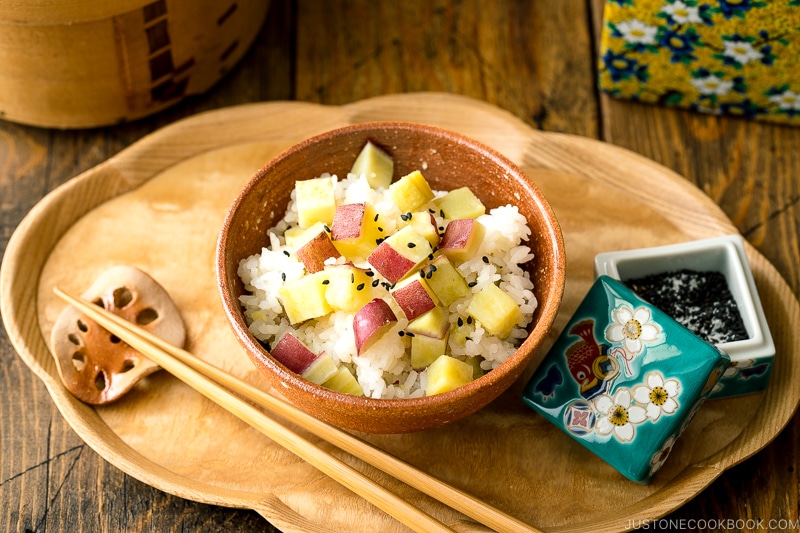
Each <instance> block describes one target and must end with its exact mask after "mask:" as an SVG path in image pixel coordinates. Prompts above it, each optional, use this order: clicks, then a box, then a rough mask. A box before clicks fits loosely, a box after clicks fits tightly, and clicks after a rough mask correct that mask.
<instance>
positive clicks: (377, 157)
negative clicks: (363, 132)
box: [350, 141, 394, 189]
mask: <svg viewBox="0 0 800 533" xmlns="http://www.w3.org/2000/svg"><path fill="white" fill-rule="evenodd" d="M393 172H394V161H393V160H392V156H390V155H389V154H387V153H386V152H385V151H384V150H382V149H381V148H378V147H377V146H376V145H374V144H372V142H370V141H367V144H365V145H364V148H362V149H361V152H359V154H358V157H356V160H355V162H354V163H353V167H352V168H351V169H350V173H351V174H355V175H356V176H361V175H363V176H364V177H365V178H366V180H367V183H369V186H370V187H372V188H373V189H378V188H381V187H382V188H386V187H388V186H389V184H390V183H392V174H393Z"/></svg>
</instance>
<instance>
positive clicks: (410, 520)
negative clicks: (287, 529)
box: [54, 287, 538, 533]
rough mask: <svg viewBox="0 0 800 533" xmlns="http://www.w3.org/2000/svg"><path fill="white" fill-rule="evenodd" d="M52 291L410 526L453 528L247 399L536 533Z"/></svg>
mask: <svg viewBox="0 0 800 533" xmlns="http://www.w3.org/2000/svg"><path fill="white" fill-rule="evenodd" d="M54 292H55V293H56V295H57V296H58V297H60V298H62V299H63V300H65V301H66V302H68V303H69V304H71V305H73V306H75V307H76V308H77V309H79V310H80V311H81V312H83V313H84V314H85V315H86V316H87V317H89V318H91V319H93V320H94V321H95V322H97V323H98V324H99V325H100V326H102V327H103V328H105V329H107V330H108V331H109V332H111V333H113V334H114V335H116V336H117V337H119V338H120V339H122V340H123V341H124V342H126V343H128V345H130V346H131V347H132V348H133V349H135V350H137V351H139V352H140V353H141V354H142V355H144V356H146V357H148V358H149V359H151V360H152V361H153V362H155V363H156V364H157V365H159V366H160V367H162V368H163V369H165V370H166V371H167V372H169V373H170V374H172V375H173V376H175V377H177V378H178V379H180V380H181V381H183V382H184V383H186V384H187V385H189V386H190V387H192V388H194V389H195V390H197V391H198V392H200V393H201V394H203V395H204V396H206V397H207V398H209V399H210V400H212V401H213V402H216V403H217V404H218V405H220V406H221V407H223V408H224V409H226V410H227V411H229V412H230V413H232V414H233V415H235V416H237V417H238V418H240V419H241V420H243V421H244V422H246V423H247V424H249V425H250V426H252V427H254V428H255V429H257V430H258V431H260V432H261V433H263V434H264V435H266V436H267V437H269V438H270V439H271V440H273V441H274V442H276V443H277V444H280V445H281V446H283V447H284V448H286V449H287V450H289V451H291V452H292V453H294V454H295V455H297V456H298V457H300V458H301V459H303V460H304V461H306V462H307V463H309V464H310V465H312V466H314V467H315V468H317V469H318V470H320V471H321V472H323V473H325V474H326V475H328V476H330V477H331V478H333V479H334V480H336V481H338V482H339V483H340V484H342V485H343V486H345V487H346V488H348V489H350V490H351V491H353V492H354V493H356V494H358V495H359V496H361V497H362V498H364V499H365V500H367V501H369V502H370V503H372V504H374V505H375V506H376V507H378V508H379V509H382V510H383V511H385V512H386V513H388V514H389V515H391V516H393V517H394V518H396V519H397V520H398V521H400V522H402V523H403V524H405V525H406V526H408V527H410V528H411V529H412V530H414V531H418V532H422V533H433V532H438V531H441V532H445V531H447V532H452V529H450V528H448V527H447V526H446V525H444V524H442V523H441V522H439V521H438V520H436V519H435V518H433V517H432V516H430V515H429V514H427V513H425V512H424V511H422V510H420V509H418V508H416V507H414V506H413V505H411V504H410V503H409V502H407V501H405V500H404V499H402V498H400V497H398V496H397V495H396V494H394V493H392V492H390V491H389V490H387V489H386V488H385V487H383V486H382V485H380V484H378V483H376V482H375V481H373V480H371V479H370V478H368V477H366V476H365V475H364V474H362V473H361V472H359V471H358V470H356V469H354V468H353V467H351V466H349V465H347V464H346V463H344V462H343V461H341V460H339V459H337V458H336V457H334V456H333V455H330V454H329V453H327V452H326V451H324V450H322V449H321V448H319V447H318V446H316V445H315V444H313V443H312V442H310V441H308V440H307V439H305V438H304V437H302V436H300V435H298V434H297V433H295V432H294V431H292V430H291V429H289V428H287V427H285V426H283V425H282V424H281V423H279V422H277V421H275V420H273V419H272V418H270V417H268V416H266V415H265V414H264V412H263V411H261V410H260V409H257V408H256V407H254V405H253V404H255V405H257V406H259V407H261V408H262V409H264V410H266V411H267V412H269V413H271V414H273V415H277V416H279V417H281V418H283V419H285V420H290V421H292V422H293V423H294V424H296V425H298V426H300V427H302V428H303V429H305V430H307V431H309V432H310V433H312V434H314V435H316V436H317V437H320V438H322V439H323V440H325V441H327V442H329V443H330V444H333V445H334V446H337V447H338V448H339V449H341V450H343V451H345V452H347V453H349V454H350V455H352V456H354V457H357V458H359V459H361V460H362V461H364V462H366V463H368V464H370V465H372V466H374V467H375V468H378V469H379V470H382V471H383V472H385V473H387V474H389V475H391V476H393V477H394V478H396V479H398V480H400V481H402V482H404V483H406V484H407V485H409V486H411V487H413V488H415V489H417V490H419V491H421V492H423V493H425V494H427V495H428V496H431V497H432V498H434V499H436V500H438V501H440V502H441V503H444V504H445V505H448V506H449V507H451V508H453V509H455V510H457V511H460V512H461V513H463V514H465V515H467V516H469V517H470V518H473V519H474V520H476V521H478V522H480V523H481V524H484V525H485V526H488V527H490V528H492V529H494V530H496V531H500V532H527V533H531V532H535V531H538V530H536V529H535V528H532V527H531V526H529V525H527V524H525V523H524V522H521V521H520V520H518V519H516V518H514V517H512V516H510V515H508V514H506V513H504V512H502V511H500V510H498V509H496V508H494V507H492V506H490V505H488V504H487V503H485V502H482V501H480V500H478V499H476V498H475V497H473V496H471V495H469V494H467V493H465V492H463V491H461V490H459V489H457V488H455V487H452V486H450V485H448V484H446V483H444V482H443V481H441V480H439V479H437V478H435V477H433V476H431V475H429V474H427V473H426V472H423V471H422V470H419V469H417V468H416V467H414V466H412V465H409V464H408V463H405V462H404V461H401V460H400V459H398V458H396V457H394V456H392V455H390V454H388V453H386V452H384V451H383V450H380V449H379V448H377V447H375V446H372V445H371V444H369V443H367V442H366V441H363V440H361V439H359V438H358V437H355V436H353V435H351V434H350V433H347V432H345V431H342V430H340V429H338V428H336V427H334V426H332V425H330V424H328V423H326V422H323V421H321V420H318V419H317V418H314V417H313V416H311V415H308V414H307V413H305V412H304V411H301V410H300V409H298V408H297V407H295V406H294V405H292V404H290V403H289V402H287V401H285V400H282V399H280V398H278V397H277V396H274V395H272V394H268V393H266V392H264V391H262V390H261V389H258V388H256V387H254V386H252V385H250V384H248V383H245V382H243V381H241V380H240V379H238V378H236V377H234V376H232V375H230V374H227V373H226V372H224V371H222V370H220V369H218V368H216V367H215V366H213V365H210V364H208V363H206V362H204V361H202V360H200V359H198V358H196V357H194V356H193V355H191V354H190V353H189V352H187V351H185V350H182V349H180V348H178V347H176V346H173V345H171V344H169V343H168V342H166V341H164V340H163V339H161V338H159V337H157V336H155V335H153V334H152V333H150V332H149V331H146V330H144V329H142V328H141V327H139V326H136V325H135V324H133V323H131V322H128V321H127V320H125V319H123V318H121V317H119V316H118V315H115V314H114V313H111V312H110V311H107V310H106V309H104V308H102V307H99V306H97V305H95V304H93V303H91V302H89V301H88V300H85V299H83V298H80V297H76V296H72V295H70V294H68V293H66V292H64V291H62V290H61V289H59V288H57V287H56V288H55V289H54ZM245 399H246V400H247V401H245Z"/></svg>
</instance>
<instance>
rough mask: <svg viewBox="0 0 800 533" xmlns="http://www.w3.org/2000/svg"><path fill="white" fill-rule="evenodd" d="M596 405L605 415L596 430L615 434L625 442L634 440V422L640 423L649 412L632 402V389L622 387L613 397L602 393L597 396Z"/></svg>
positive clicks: (605, 433)
mask: <svg viewBox="0 0 800 533" xmlns="http://www.w3.org/2000/svg"><path fill="white" fill-rule="evenodd" d="M594 405H595V408H596V409H597V411H598V412H599V413H600V414H602V415H604V416H602V417H600V418H599V419H598V421H597V426H595V427H596V430H597V432H598V433H599V434H600V435H608V434H610V433H612V432H613V434H614V436H615V437H616V438H617V439H619V440H621V441H625V442H629V441H631V440H633V436H634V433H635V431H634V429H633V425H634V424H640V423H642V422H644V421H645V420H646V419H647V412H646V411H645V410H644V408H643V407H640V406H638V405H632V404H631V391H630V390H628V389H620V390H619V391H617V393H616V394H615V395H614V398H611V396H609V395H608V394H602V395H600V396H598V397H597V398H595V400H594Z"/></svg>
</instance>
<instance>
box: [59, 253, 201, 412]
mask: <svg viewBox="0 0 800 533" xmlns="http://www.w3.org/2000/svg"><path fill="white" fill-rule="evenodd" d="M82 296H83V298H84V299H86V300H89V301H92V302H94V303H95V304H97V305H100V306H102V307H105V308H106V309H107V310H109V311H111V312H113V313H115V314H117V315H120V316H121V317H122V318H124V319H126V320H128V321H130V322H133V323H135V324H137V325H138V326H140V327H142V328H144V329H146V330H149V331H150V332H151V333H153V334H155V335H157V336H159V337H161V338H162V339H164V340H166V341H167V342H169V343H171V344H174V345H175V346H179V347H182V346H183V344H184V342H185V340H186V328H185V325H184V323H183V319H182V318H181V315H180V312H179V311H178V308H177V307H176V306H175V303H174V302H173V301H172V299H171V298H170V296H169V294H168V293H167V291H166V290H165V289H164V288H163V287H162V286H161V285H159V284H158V282H156V281H155V280H154V279H153V278H151V277H150V276H149V275H147V274H145V273H144V272H142V271H141V270H139V269H137V268H134V267H131V266H125V265H120V266H115V267H113V268H111V269H109V270H107V271H105V272H104V273H103V274H101V275H100V276H99V277H98V278H97V279H96V280H95V282H94V283H93V284H92V286H91V287H89V288H88V289H87V290H86V292H85V293H83V295H82ZM50 341H51V342H50V343H51V349H52V350H53V355H54V356H55V359H56V363H57V366H58V372H59V375H60V376H61V381H62V382H63V383H64V385H65V386H66V388H67V389H68V390H69V391H70V392H71V393H72V394H74V395H75V396H76V397H77V398H78V399H80V400H81V401H83V402H85V403H88V404H91V405H105V404H109V403H111V402H114V401H116V400H118V399H119V398H120V397H121V396H123V395H124V394H125V393H126V392H128V391H129V390H130V389H131V388H132V387H133V386H134V385H135V384H136V383H137V382H138V381H140V380H141V379H142V378H144V377H145V376H148V375H150V374H152V373H153V372H155V371H156V370H158V369H159V368H160V367H159V366H158V365H156V364H155V363H153V362H152V361H150V360H149V359H147V358H145V357H144V356H143V355H141V354H140V353H139V352H137V351H136V350H134V349H133V348H131V347H130V346H128V345H127V344H126V343H124V342H122V341H121V340H120V339H119V338H117V337H116V336H115V335H112V334H111V333H109V332H108V331H106V330H105V329H103V328H102V327H100V326H99V325H98V324H97V323H96V322H95V321H94V320H91V319H89V318H87V317H86V316H84V315H83V314H82V313H81V312H80V311H78V310H77V309H75V308H74V307H71V306H70V307H67V308H65V309H64V311H62V312H61V314H60V315H59V317H58V319H57V320H56V322H55V324H54V325H53V331H52V333H51V336H50Z"/></svg>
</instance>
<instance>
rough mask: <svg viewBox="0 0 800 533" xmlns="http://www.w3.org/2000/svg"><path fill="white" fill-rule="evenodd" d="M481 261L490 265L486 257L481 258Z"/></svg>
mask: <svg viewBox="0 0 800 533" xmlns="http://www.w3.org/2000/svg"><path fill="white" fill-rule="evenodd" d="M481 259H483V262H484V263H486V264H487V265H488V264H489V258H488V257H486V256H485V255H484V256H483V257H481Z"/></svg>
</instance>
